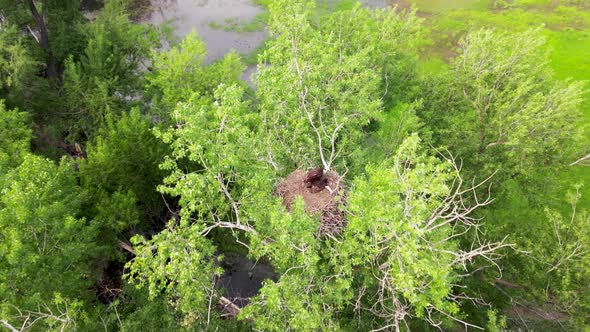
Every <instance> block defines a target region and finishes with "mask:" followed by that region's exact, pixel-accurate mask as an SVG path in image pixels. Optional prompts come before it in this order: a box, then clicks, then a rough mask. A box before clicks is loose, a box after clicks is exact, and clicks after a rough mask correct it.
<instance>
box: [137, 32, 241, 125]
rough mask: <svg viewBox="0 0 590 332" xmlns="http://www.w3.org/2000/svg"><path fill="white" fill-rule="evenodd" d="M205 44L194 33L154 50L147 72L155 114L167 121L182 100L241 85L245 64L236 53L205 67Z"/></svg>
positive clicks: (209, 95) (208, 95)
mask: <svg viewBox="0 0 590 332" xmlns="http://www.w3.org/2000/svg"><path fill="white" fill-rule="evenodd" d="M205 53H206V50H205V44H203V42H202V41H201V39H200V38H199V36H198V35H197V34H196V33H195V32H192V33H190V34H188V35H187V36H186V37H185V38H184V39H183V41H182V42H181V43H180V44H179V45H177V46H174V47H172V48H171V49H170V50H169V51H167V52H157V51H153V52H152V56H151V63H152V66H151V72H150V73H148V74H147V75H146V78H147V81H148V88H149V89H150V90H151V94H152V99H153V101H154V106H155V107H154V108H155V109H154V113H156V114H158V115H159V116H160V117H162V118H163V119H162V120H166V121H168V120H169V118H170V113H171V112H172V111H173V110H174V109H175V107H176V104H177V103H179V102H186V101H188V100H189V98H191V96H192V95H193V94H194V93H196V94H197V95H199V96H201V97H207V98H211V97H213V94H214V92H215V90H216V89H217V86H218V85H219V84H221V83H224V84H228V85H231V84H239V82H240V75H241V73H242V71H243V70H244V66H243V64H242V62H241V61H240V59H239V57H238V55H237V54H236V53H229V54H227V55H226V56H225V57H224V58H223V59H222V60H220V61H219V62H216V63H214V64H212V65H209V66H205V65H204V63H203V59H204V57H205Z"/></svg>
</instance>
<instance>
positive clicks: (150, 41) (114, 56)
mask: <svg viewBox="0 0 590 332" xmlns="http://www.w3.org/2000/svg"><path fill="white" fill-rule="evenodd" d="M125 5H126V2H125V1H122V0H111V1H107V3H106V4H105V8H104V9H103V11H101V13H100V15H99V16H98V17H97V18H96V20H94V21H93V22H91V23H89V24H86V25H83V26H80V27H79V29H81V30H82V33H83V34H84V35H85V37H86V39H87V40H88V42H87V45H86V47H85V49H84V52H83V54H82V55H81V57H80V60H79V61H78V60H77V59H76V58H74V57H69V58H68V60H67V61H66V63H65V71H64V92H63V94H64V97H65V101H64V106H65V107H67V109H68V110H69V112H68V115H69V116H71V117H74V119H75V120H76V127H79V128H71V129H70V130H71V131H73V132H74V133H73V134H72V135H73V136H74V137H72V138H74V139H75V138H76V137H75V135H76V134H78V133H76V129H78V130H82V131H83V132H84V133H85V134H86V135H88V134H89V133H92V132H93V131H94V130H95V127H96V126H98V125H99V124H101V123H102V121H104V119H105V117H106V116H107V114H109V113H112V112H117V113H118V112H120V111H121V109H123V108H124V106H125V105H127V104H129V103H130V102H132V101H133V99H134V97H136V96H137V95H138V94H140V91H141V90H140V88H141V80H140V72H139V71H140V68H141V66H142V60H144V58H145V57H146V55H147V54H148V52H149V50H150V49H151V48H152V47H153V46H155V45H156V43H157V36H156V34H155V33H154V31H152V30H151V29H150V28H149V27H146V26H143V25H138V24H133V22H132V21H130V20H129V17H128V14H127V12H126V6H125Z"/></svg>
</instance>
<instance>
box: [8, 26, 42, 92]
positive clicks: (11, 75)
mask: <svg viewBox="0 0 590 332" xmlns="http://www.w3.org/2000/svg"><path fill="white" fill-rule="evenodd" d="M23 39H24V38H23V37H22V36H20V34H19V33H18V30H17V29H16V27H15V26H8V27H3V29H0V93H1V95H0V97H2V98H6V99H9V100H11V101H13V103H14V102H16V103H19V102H20V103H21V104H22V102H23V101H24V98H25V96H24V95H25V91H26V89H28V88H30V86H29V85H30V84H31V82H32V81H35V77H34V74H35V71H36V66H37V62H36V61H35V60H34V58H33V57H32V55H31V54H30V51H29V50H28V48H27V45H26V43H25V41H24V40H23Z"/></svg>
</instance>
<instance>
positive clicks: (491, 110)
mask: <svg viewBox="0 0 590 332" xmlns="http://www.w3.org/2000/svg"><path fill="white" fill-rule="evenodd" d="M543 44H544V39H543V38H542V37H541V36H540V34H539V31H538V30H529V31H526V32H522V33H518V34H509V33H506V32H499V31H494V30H485V29H484V30H479V31H476V32H473V33H470V34H468V35H467V36H466V37H465V38H464V39H463V40H462V41H461V43H460V48H461V54H460V55H459V56H458V57H457V58H456V59H455V60H454V63H453V69H452V70H451V72H450V73H449V76H448V77H445V78H443V79H442V80H439V81H438V82H437V83H435V84H434V88H433V89H430V90H426V91H427V92H426V94H425V97H424V98H425V102H426V107H425V108H424V109H423V110H422V111H421V113H420V115H421V116H422V117H423V118H424V119H425V122H426V124H427V125H428V126H429V127H430V128H432V130H433V132H434V139H435V142H436V144H441V145H445V146H448V147H449V149H450V150H451V151H453V152H454V153H455V154H457V155H458V156H459V157H461V158H463V159H464V160H465V162H466V166H467V167H466V169H467V170H470V171H471V172H475V171H477V172H478V173H480V174H481V173H483V174H490V173H492V172H494V171H495V170H499V171H500V173H499V174H498V176H497V177H496V178H497V179H498V180H500V179H506V178H507V177H511V176H513V175H516V174H521V173H526V172H527V170H530V169H531V168H535V167H543V166H550V165H553V166H557V165H563V164H565V162H566V161H569V160H571V159H572V153H575V152H576V149H577V148H579V145H578V143H579V142H580V141H581V140H580V138H581V136H580V135H581V130H580V128H581V127H580V126H579V121H580V104H581V101H582V96H583V84H582V83H581V82H577V81H557V80H555V79H554V78H553V75H552V72H551V70H550V69H549V67H548V58H547V55H546V52H545V50H544V48H543Z"/></svg>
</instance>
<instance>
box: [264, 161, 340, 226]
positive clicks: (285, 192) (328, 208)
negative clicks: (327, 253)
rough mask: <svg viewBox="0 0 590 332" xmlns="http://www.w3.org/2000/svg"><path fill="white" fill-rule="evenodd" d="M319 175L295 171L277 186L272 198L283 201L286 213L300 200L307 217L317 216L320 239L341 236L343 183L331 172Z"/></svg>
mask: <svg viewBox="0 0 590 332" xmlns="http://www.w3.org/2000/svg"><path fill="white" fill-rule="evenodd" d="M318 172H319V169H313V170H311V171H303V170H296V171H294V172H293V173H291V174H289V176H287V178H285V179H284V180H283V181H281V182H280V183H279V184H278V185H277V187H276V189H275V195H277V196H279V197H281V198H282V199H283V205H284V206H285V207H286V208H287V210H289V211H290V210H291V205H292V204H293V200H295V197H297V196H300V197H302V198H303V202H304V203H305V208H306V210H307V211H308V212H309V213H310V214H316V213H319V214H320V220H321V224H320V229H319V234H320V235H333V234H338V233H341V232H342V231H343V230H344V226H345V225H346V219H345V214H344V211H342V210H340V208H339V207H340V205H341V204H343V203H344V202H345V195H344V194H345V192H344V187H343V183H342V182H343V179H342V177H341V176H340V175H338V173H336V172H334V171H329V172H327V173H326V174H323V172H322V175H320V176H317V174H315V173H318Z"/></svg>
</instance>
